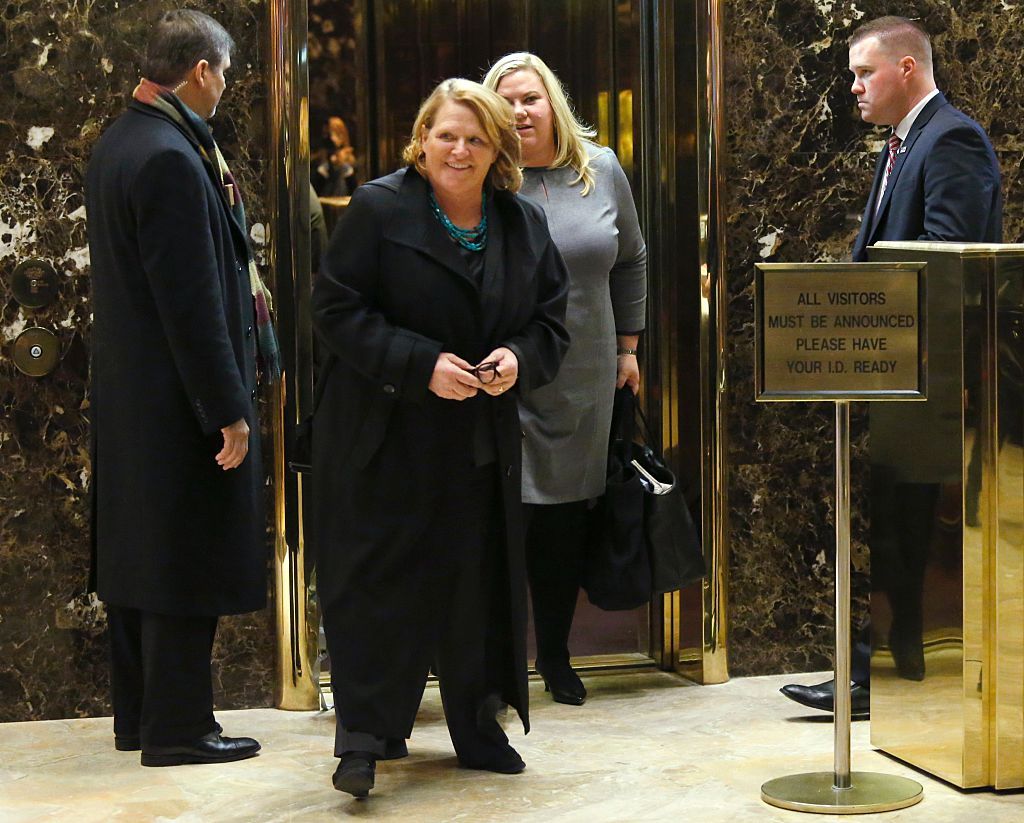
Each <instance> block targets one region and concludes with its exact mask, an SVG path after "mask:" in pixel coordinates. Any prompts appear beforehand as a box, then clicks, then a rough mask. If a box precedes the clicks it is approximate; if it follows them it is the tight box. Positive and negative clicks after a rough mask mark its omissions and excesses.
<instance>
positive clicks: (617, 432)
mask: <svg viewBox="0 0 1024 823" xmlns="http://www.w3.org/2000/svg"><path fill="white" fill-rule="evenodd" d="M636 405H637V404H636V397H635V396H634V395H633V392H632V391H631V390H630V388H629V387H628V386H623V387H622V388H621V389H616V390H615V398H614V400H613V402H612V426H611V433H610V438H609V442H611V443H615V442H616V441H617V440H622V441H623V442H626V443H631V442H633V438H634V437H636Z"/></svg>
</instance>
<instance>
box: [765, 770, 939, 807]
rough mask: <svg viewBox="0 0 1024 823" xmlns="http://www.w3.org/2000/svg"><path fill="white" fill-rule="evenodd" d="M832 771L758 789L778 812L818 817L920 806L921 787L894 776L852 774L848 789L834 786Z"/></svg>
mask: <svg viewBox="0 0 1024 823" xmlns="http://www.w3.org/2000/svg"><path fill="white" fill-rule="evenodd" d="M834 781H835V774H833V773H832V772H806V773H805V774H789V775H786V776H785V777H776V778H775V779H774V780H769V781H768V782H767V783H765V784H764V785H763V786H761V799H762V800H763V801H764V802H765V803H769V804H771V805H772V806H778V807H779V808H780V809H790V810H792V811H795V812H815V813H817V814H869V813H871V812H891V811H894V810H896V809H905V808H906V807H907V806H913V805H914V804H915V803H920V802H921V798H922V797H924V790H923V789H922V788H921V784H920V783H917V782H916V781H914V780H910V779H909V778H906V777H899V776H898V775H895V774H878V773H877V772H851V773H850V788H848V789H836V788H834V787H833V783H834Z"/></svg>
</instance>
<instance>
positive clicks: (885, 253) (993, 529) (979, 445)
mask: <svg viewBox="0 0 1024 823" xmlns="http://www.w3.org/2000/svg"><path fill="white" fill-rule="evenodd" d="M869 254H870V257H871V259H872V260H879V261H896V260H908V259H913V260H926V261H927V263H928V300H927V303H928V306H927V311H928V337H929V342H928V345H929V350H928V351H929V392H928V401H927V402H926V403H919V404H892V405H890V404H884V405H876V406H872V408H871V420H870V426H871V438H870V442H871V464H872V466H871V484H872V490H871V498H872V530H871V571H872V582H873V588H874V589H875V590H876V591H875V592H874V593H873V595H872V624H873V625H872V631H873V635H874V637H873V647H874V652H873V655H872V661H871V741H872V743H873V744H874V745H876V746H878V747H879V748H881V749H883V750H885V751H887V752H889V753H891V754H893V755H895V756H897V757H899V758H901V759H903V760H906V761H907V762H909V763H912V764H913V765H915V766H917V767H919V768H922V769H925V770H927V771H929V772H932V773H933V774H936V775H938V776H939V777H942V778H943V779H945V780H948V781H949V782H951V783H954V784H956V785H957V786H961V787H964V788H970V787H976V786H995V787H997V788H1016V787H1021V786H1024V753H1022V752H1024V609H1022V603H1024V550H1022V546H1024V493H1022V492H1024V457H1022V453H1021V452H1022V449H1024V445H1022V444H1024V431H1022V424H1024V368H1022V364H1024V357H1022V356H1021V355H1022V352H1024V348H1022V345H1024V344H1022V342H1021V332H1022V330H1024V246H997V245H991V244H944V243H907V244H894V243H886V244H884V245H883V244H879V246H876V247H873V248H872V249H871V250H870V251H869Z"/></svg>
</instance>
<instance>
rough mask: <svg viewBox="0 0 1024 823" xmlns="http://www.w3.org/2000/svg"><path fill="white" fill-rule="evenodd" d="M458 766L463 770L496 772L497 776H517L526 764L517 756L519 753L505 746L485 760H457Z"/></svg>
mask: <svg viewBox="0 0 1024 823" xmlns="http://www.w3.org/2000/svg"><path fill="white" fill-rule="evenodd" d="M459 765H460V766H462V767H463V768H464V769H477V770H478V771H483V772H497V773H498V774H519V773H520V772H521V771H522V770H523V769H525V768H526V763H525V762H523V758H521V757H520V756H519V752H517V751H516V750H515V749H513V748H512V747H511V746H505V747H504V749H503V750H502V751H500V752H496V753H495V754H494V755H493V756H492V757H490V758H488V759H487V760H481V761H473V760H463V759H462V758H461V757H460V758H459Z"/></svg>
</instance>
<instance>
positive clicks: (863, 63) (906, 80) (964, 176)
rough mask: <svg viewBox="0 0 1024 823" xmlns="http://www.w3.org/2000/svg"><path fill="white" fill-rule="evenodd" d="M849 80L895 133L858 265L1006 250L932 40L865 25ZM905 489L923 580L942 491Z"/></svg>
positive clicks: (896, 648)
mask: <svg viewBox="0 0 1024 823" xmlns="http://www.w3.org/2000/svg"><path fill="white" fill-rule="evenodd" d="M850 71H851V72H852V73H853V85H852V87H851V89H850V91H851V92H852V93H853V94H854V95H856V97H857V108H858V109H859V111H860V115H861V118H862V119H863V120H864V121H865V122H868V123H873V124H875V125H879V126H889V127H890V128H891V132H890V134H889V135H888V139H887V141H886V144H885V145H884V146H883V148H882V151H881V153H880V154H879V157H878V163H877V165H876V167H875V179H874V183H873V184H872V186H871V194H870V196H869V197H868V202H867V204H866V205H865V208H864V216H863V218H862V219H861V227H860V232H859V234H858V235H857V240H856V242H855V243H854V245H853V259H854V260H855V261H864V260H867V248H868V246H870V245H871V244H873V243H877V242H878V241H881V240H922V241H943V240H945V241H956V242H987V243H999V242H1001V241H1002V193H1001V188H1000V177H999V165H998V162H997V160H996V156H995V152H994V151H993V150H992V145H991V143H990V142H989V140H988V137H987V136H986V134H985V131H984V129H982V127H981V126H980V125H978V124H977V123H976V122H975V121H974V120H972V119H971V118H970V117H968V116H967V115H965V114H964V113H963V112H961V111H958V110H957V109H955V108H953V106H951V105H950V104H949V103H948V102H947V100H946V98H945V97H943V95H942V93H941V92H940V91H939V90H938V89H937V88H936V86H935V79H934V76H933V71H932V49H931V43H930V41H929V37H928V33H927V32H926V31H925V30H924V29H923V28H922V27H921V26H920V25H919V24H918V23H915V22H913V21H911V20H907V19H906V18H903V17H880V18H878V19H876V20H872V21H871V22H869V23H865V24H864V25H863V26H860V27H859V28H858V29H857V30H856V31H855V32H854V33H853V36H852V37H851V38H850ZM902 485H903V486H904V487H905V488H901V487H897V488H896V489H894V490H893V491H894V492H895V494H896V495H897V497H899V498H900V501H899V503H898V506H899V508H900V515H899V516H900V518H901V523H902V526H901V529H900V530H901V532H902V534H901V535H899V536H897V538H896V539H897V540H899V541H902V542H903V543H907V544H909V543H913V544H914V546H913V547H911V546H909V545H908V546H907V547H906V549H907V551H908V552H909V553H911V554H914V555H915V557H916V558H917V561H919V562H917V563H916V565H918V566H921V571H922V572H923V557H924V556H925V553H926V551H927V544H928V542H929V540H930V536H931V524H932V522H933V521H934V506H935V503H936V500H937V496H938V494H937V486H936V487H935V488H932V486H933V484H930V483H929V484H920V483H915V484H902ZM873 497H875V498H876V499H877V495H875V494H873ZM890 502H891V501H890ZM874 542H875V539H874V532H873V538H872V543H873V544H874ZM889 593H890V600H893V599H894V598H893V597H892V594H893V593H892V591H890V592H889ZM902 611H903V610H901V608H900V607H899V604H897V603H893V614H894V623H893V633H892V634H891V635H890V644H891V646H892V649H893V654H894V658H895V660H896V664H897V671H898V672H899V674H900V675H901V676H903V677H909V678H910V679H915V680H920V679H921V678H922V677H924V661H923V657H922V656H921V641H920V629H919V619H920V615H919V614H918V615H917V622H918V628H917V630H916V636H915V630H914V629H913V628H904V627H906V626H907V625H908V624H910V623H913V622H914V618H908V619H907V620H904V621H903V622H902V623H900V622H898V621H897V618H898V617H899V616H900V614H901V613H902ZM918 611H919V610H918ZM870 656H871V646H870V640H869V633H868V631H867V630H864V631H862V632H861V635H860V637H859V638H858V640H857V642H856V644H855V646H854V650H853V657H852V661H851V676H852V679H853V683H852V687H851V701H852V709H853V713H854V714H858V715H862V716H863V715H866V714H867V713H868V710H869V705H870V685H869V684H870ZM782 693H783V694H785V695H786V696H787V697H789V698H790V699H792V700H795V701H796V702H797V703H800V704H802V705H805V706H810V707H812V708H816V709H823V710H826V711H832V710H833V708H834V683H833V682H832V681H831V680H829V681H827V682H825V683H819V684H817V685H814V686H801V685H795V684H791V685H788V686H784V687H783V688H782Z"/></svg>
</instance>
